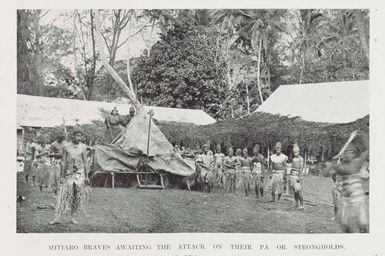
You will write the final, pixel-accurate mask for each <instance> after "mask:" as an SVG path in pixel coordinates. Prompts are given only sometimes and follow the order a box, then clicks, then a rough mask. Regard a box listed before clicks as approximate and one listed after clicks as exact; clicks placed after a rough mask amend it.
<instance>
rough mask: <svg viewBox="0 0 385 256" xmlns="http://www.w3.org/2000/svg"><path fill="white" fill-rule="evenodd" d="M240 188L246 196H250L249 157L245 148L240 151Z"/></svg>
mask: <svg viewBox="0 0 385 256" xmlns="http://www.w3.org/2000/svg"><path fill="white" fill-rule="evenodd" d="M240 169H241V177H240V178H241V188H242V190H243V191H244V192H245V195H246V196H249V195H250V187H251V157H249V151H248V149H247V148H244V149H243V150H242V158H241V166H240Z"/></svg>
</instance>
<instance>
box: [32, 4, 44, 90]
mask: <svg viewBox="0 0 385 256" xmlns="http://www.w3.org/2000/svg"><path fill="white" fill-rule="evenodd" d="M40 13H41V10H35V11H33V14H34V29H35V43H34V44H35V49H34V59H33V60H34V63H33V64H34V69H35V72H34V79H33V83H34V84H35V86H36V91H37V95H39V96H44V95H43V70H42V64H43V63H42V60H43V57H42V46H41V42H40V38H41V31H40V17H39V16H40Z"/></svg>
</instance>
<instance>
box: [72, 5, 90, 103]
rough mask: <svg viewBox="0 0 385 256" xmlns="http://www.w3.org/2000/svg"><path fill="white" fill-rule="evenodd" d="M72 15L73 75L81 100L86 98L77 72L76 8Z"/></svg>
mask: <svg viewBox="0 0 385 256" xmlns="http://www.w3.org/2000/svg"><path fill="white" fill-rule="evenodd" d="M73 15H74V20H73V22H74V27H73V34H72V36H73V45H72V47H73V52H74V69H75V77H76V78H77V80H78V82H79V87H80V89H81V96H82V98H83V100H87V98H86V95H85V93H84V88H83V86H82V85H81V84H82V81H81V76H80V72H79V64H78V58H77V56H76V31H77V29H76V15H77V11H76V10H75V11H74V14H73Z"/></svg>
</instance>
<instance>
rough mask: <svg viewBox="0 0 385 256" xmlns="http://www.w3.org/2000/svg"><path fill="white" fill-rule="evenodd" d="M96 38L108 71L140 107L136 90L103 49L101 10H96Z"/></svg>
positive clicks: (133, 102)
mask: <svg viewBox="0 0 385 256" xmlns="http://www.w3.org/2000/svg"><path fill="white" fill-rule="evenodd" d="M95 24H96V26H95V29H96V33H95V39H96V41H95V42H96V47H97V48H98V52H99V54H100V58H101V60H102V63H103V66H104V67H105V68H106V69H107V71H108V73H109V74H110V75H111V76H112V78H113V79H114V80H115V82H116V83H117V84H118V85H119V86H120V88H122V89H123V91H125V92H126V93H127V96H128V98H129V99H130V101H131V103H132V104H133V105H134V107H135V108H136V109H139V108H140V107H141V105H140V103H139V101H138V99H137V98H136V95H135V92H133V91H132V90H131V89H130V88H129V87H128V86H127V84H126V83H125V82H124V81H123V79H122V78H121V77H120V76H119V74H118V73H117V72H116V71H115V70H114V68H113V67H112V66H111V65H110V64H109V62H108V60H107V56H106V53H105V52H104V49H103V38H102V32H101V24H100V13H99V10H98V11H96V12H95Z"/></svg>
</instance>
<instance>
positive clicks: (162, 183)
mask: <svg viewBox="0 0 385 256" xmlns="http://www.w3.org/2000/svg"><path fill="white" fill-rule="evenodd" d="M159 176H160V185H161V186H162V188H163V189H165V187H164V182H163V174H159Z"/></svg>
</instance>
